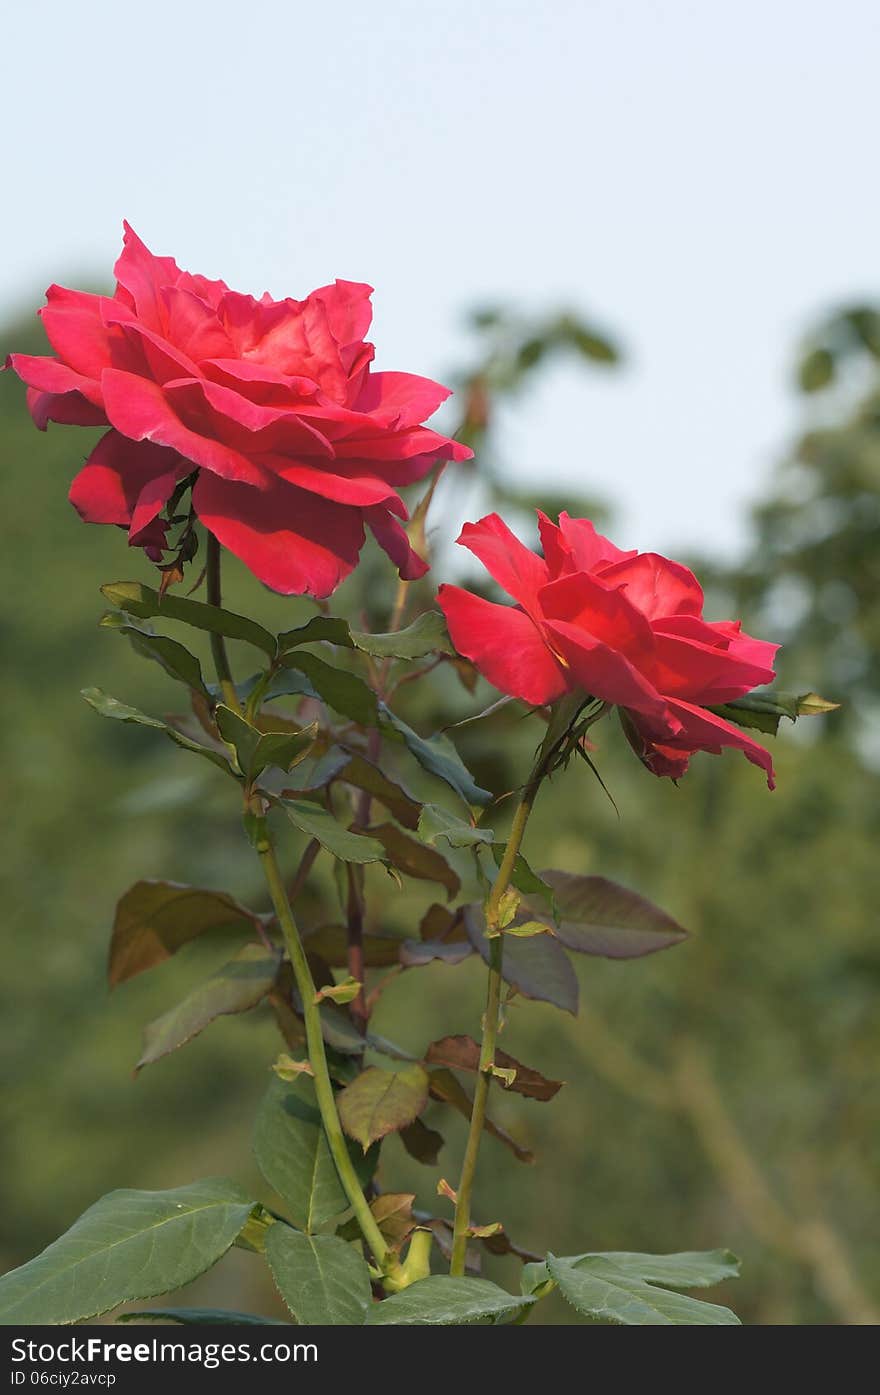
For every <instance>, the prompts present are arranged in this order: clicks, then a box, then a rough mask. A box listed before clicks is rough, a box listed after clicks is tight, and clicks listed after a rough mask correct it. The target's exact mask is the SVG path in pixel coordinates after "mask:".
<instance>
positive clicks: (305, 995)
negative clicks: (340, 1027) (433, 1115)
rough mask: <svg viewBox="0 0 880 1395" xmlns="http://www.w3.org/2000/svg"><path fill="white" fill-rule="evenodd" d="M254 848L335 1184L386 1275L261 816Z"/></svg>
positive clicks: (387, 1264)
mask: <svg viewBox="0 0 880 1395" xmlns="http://www.w3.org/2000/svg"><path fill="white" fill-rule="evenodd" d="M256 849H257V853H258V855H259V858H260V863H261V865H262V868H263V875H264V876H265V878H266V885H267V886H268V888H269V894H270V895H271V897H272V904H273V906H274V907H275V914H276V915H277V916H278V923H279V925H280V926H281V930H282V933H283V935H284V942H285V944H286V945H287V952H288V954H289V955H290V963H291V965H292V967H293V974H294V978H295V979H296V986H297V988H298V989H299V994H300V997H301V998H302V1006H303V1017H304V1019H305V1024H306V1044H307V1047H308V1053H309V1063H310V1065H311V1067H312V1071H313V1072H314V1080H315V1095H316V1096H317V1100H318V1108H319V1109H320V1111H321V1122H322V1123H323V1125H324V1133H325V1135H326V1138H327V1144H328V1146H329V1148H330V1153H331V1155H332V1158H333V1161H334V1163H335V1164H336V1171H337V1172H338V1173H339V1180H340V1181H341V1183H342V1186H343V1189H344V1191H345V1194H346V1196H347V1197H348V1200H349V1202H350V1203H351V1207H352V1210H353V1211H354V1214H355V1216H356V1218H357V1222H358V1225H359V1226H360V1229H361V1234H362V1235H363V1237H364V1240H365V1241H366V1243H367V1245H368V1246H369V1248H370V1250H371V1251H372V1254H373V1258H374V1259H375V1261H376V1264H377V1265H378V1267H379V1268H380V1269H382V1270H383V1272H384V1273H386V1274H389V1273H391V1272H392V1271H393V1270H394V1269H395V1268H396V1266H397V1260H396V1259H395V1258H394V1256H393V1254H391V1253H390V1252H389V1250H388V1246H387V1245H386V1243H385V1240H384V1238H383V1236H382V1232H381V1231H380V1229H379V1227H378V1225H377V1224H376V1218H375V1217H374V1215H373V1213H372V1211H371V1210H370V1207H369V1204H368V1202H367V1199H366V1197H365V1196H364V1194H363V1191H362V1190H361V1185H360V1182H359V1181H358V1179H357V1174H356V1172H355V1170H354V1164H353V1163H352V1161H351V1157H350V1155H349V1152H348V1145H347V1144H346V1141H345V1135H344V1134H343V1132H342V1125H341V1124H340V1122H339V1114H338V1112H337V1109H336V1099H335V1097H334V1093H333V1085H332V1083H331V1081H330V1072H329V1070H328V1068H327V1053H326V1051H325V1049H324V1037H323V1034H322V1032H321V1015H320V1011H319V1008H318V1004H317V1003H316V1002H315V992H316V990H315V983H314V980H313V978H312V971H311V969H310V968H309V961H308V959H307V958H306V954H305V950H304V949H303V946H302V941H301V939H300V937H299V931H298V929H297V926H296V921H295V920H294V918H293V912H292V910H291V908H290V902H289V901H288V899H287V892H286V890H285V887H284V879H283V877H282V876H281V870H280V868H279V866H278V859H277V858H276V856H275V849H274V847H273V845H272V841H271V839H270V837H269V832H268V829H267V827H266V822H265V819H263V818H260V820H259V822H258V832H257V840H256Z"/></svg>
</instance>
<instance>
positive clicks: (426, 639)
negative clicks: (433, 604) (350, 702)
mask: <svg viewBox="0 0 880 1395" xmlns="http://www.w3.org/2000/svg"><path fill="white" fill-rule="evenodd" d="M351 638H352V641H353V643H354V644H355V645H356V647H357V648H358V649H363V650H364V651H365V653H367V654H372V655H373V657H374V658H376V659H423V658H424V657H425V655H426V654H432V653H434V652H435V651H437V650H439V652H440V653H441V654H454V653H455V649H454V648H453V646H452V641H451V640H450V638H449V633H448V631H447V629H446V621H445V620H444V619H443V616H442V615H441V614H440V612H439V610H426V611H425V612H424V614H422V615H420V616H419V617H418V619H417V620H414V621H413V623H412V624H411V625H407V627H406V629H405V630H397V631H395V632H394V633H393V634H381V635H370V634H364V633H363V632H362V631H360V630H352V632H351Z"/></svg>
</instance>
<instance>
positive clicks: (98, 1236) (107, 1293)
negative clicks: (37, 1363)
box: [0, 1178, 254, 1327]
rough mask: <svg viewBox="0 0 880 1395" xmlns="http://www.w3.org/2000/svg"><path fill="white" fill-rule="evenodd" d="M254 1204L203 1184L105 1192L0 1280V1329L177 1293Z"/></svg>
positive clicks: (221, 1186)
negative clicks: (50, 1241)
mask: <svg viewBox="0 0 880 1395" xmlns="http://www.w3.org/2000/svg"><path fill="white" fill-rule="evenodd" d="M253 1207H254V1203H253V1202H252V1201H251V1200H250V1199H249V1198H248V1197H247V1196H246V1194H245V1193H244V1192H243V1191H242V1190H241V1188H240V1187H238V1186H237V1185H236V1184H235V1183H234V1182H229V1181H226V1180H225V1179H223V1178H209V1179H207V1180H205V1181H202V1182H191V1183H189V1185H188V1186H185V1187H176V1188H174V1189H173V1190H172V1191H162V1192H141V1191H116V1192H110V1194H109V1195H108V1196H104V1197H102V1198H101V1200H100V1201H96V1202H95V1204H94V1206H90V1207H89V1209H88V1211H86V1212H84V1214H83V1215H82V1216H80V1218H79V1220H78V1221H76V1222H75V1224H74V1225H72V1226H71V1228H70V1230H68V1231H67V1232H66V1233H65V1234H64V1235H62V1236H61V1238H60V1239H59V1240H56V1241H54V1243H53V1244H51V1245H50V1246H49V1247H48V1249H45V1250H44V1251H43V1252H42V1254H39V1255H37V1257H36V1258H35V1259H32V1260H30V1262H29V1263H28V1264H23V1265H22V1266H21V1268H20V1269H13V1270H12V1272H11V1273H9V1274H5V1275H4V1276H3V1278H2V1279H0V1323H2V1324H3V1325H4V1326H21V1327H26V1326H33V1325H46V1326H60V1325H63V1324H67V1323H72V1322H82V1321H83V1320H84V1319H86V1318H93V1317H98V1316H99V1315H100V1314H101V1313H106V1312H109V1310H110V1309H111V1308H115V1307H117V1306H118V1305H119V1304H120V1303H131V1302H134V1301H136V1300H137V1299H140V1298H153V1297H155V1296H156V1294H159V1293H168V1292H169V1290H171V1289H177V1288H182V1287H183V1285H184V1284H188V1283H191V1282H192V1280H193V1279H196V1278H198V1276H199V1274H203V1273H204V1272H205V1270H206V1269H210V1267H211V1265H212V1264H216V1262H217V1260H218V1259H220V1257H221V1255H224V1254H225V1253H226V1251H227V1250H228V1249H229V1248H230V1246H231V1245H232V1244H233V1243H234V1242H235V1238H236V1236H237V1235H238V1234H239V1232H240V1231H241V1229H242V1227H243V1226H244V1224H245V1222H246V1221H247V1219H248V1216H249V1215H250V1213H251V1211H252V1210H253Z"/></svg>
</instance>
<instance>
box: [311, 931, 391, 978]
mask: <svg viewBox="0 0 880 1395" xmlns="http://www.w3.org/2000/svg"><path fill="white" fill-rule="evenodd" d="M402 944H403V940H402V938H401V937H400V936H399V935H394V934H392V933H391V932H390V931H389V932H388V933H385V932H382V931H380V932H378V933H376V934H374V933H373V932H372V931H369V930H367V931H365V932H364V935H363V951H364V964H365V965H366V967H367V968H368V969H388V968H390V967H391V965H392V964H396V963H397V962H398V959H399V956H400V947H401V945H402ZM303 945H304V947H305V950H306V953H307V954H316V955H317V956H318V958H319V959H323V961H324V963H325V964H326V965H327V966H328V967H329V968H331V969H344V968H346V967H347V966H348V929H347V927H346V926H344V925H321V926H319V927H318V929H316V930H312V931H310V932H309V933H308V934H307V935H304V936H303Z"/></svg>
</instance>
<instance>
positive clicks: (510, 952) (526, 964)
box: [464, 906, 578, 1016]
mask: <svg viewBox="0 0 880 1395" xmlns="http://www.w3.org/2000/svg"><path fill="white" fill-rule="evenodd" d="M464 925H465V929H466V931H467V934H468V939H469V940H470V942H471V944H472V945H473V947H474V949H475V950H476V951H477V953H478V954H480V955H482V957H483V959H484V960H485V961H486V963H487V964H488V962H489V941H488V940H487V938H486V934H485V929H486V922H485V919H484V917H483V912H482V909H481V908H480V907H478V906H468V907H467V908H466V910H465V914H464ZM501 974H502V977H503V978H504V980H505V982H506V983H509V984H510V985H511V987H513V988H516V989H517V991H518V992H520V993H522V995H523V996H524V997H526V998H534V999H537V1000H538V1001H539V1002H544V1003H553V1004H554V1006H555V1007H558V1008H561V1009H562V1010H563V1012H570V1013H571V1014H572V1016H576V1015H577V1009H578V983H577V978H576V976H575V972H574V969H573V968H572V966H571V961H570V960H569V958H568V955H567V954H566V952H565V950H564V949H563V948H562V946H561V945H560V944H559V942H558V941H557V940H556V939H554V938H553V937H552V936H551V935H535V936H534V937H532V938H530V939H526V940H519V939H515V938H505V942H504V961H503V966H502V970H501Z"/></svg>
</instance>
